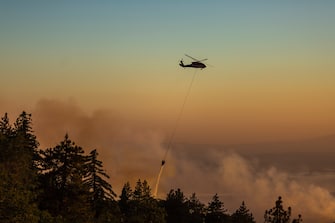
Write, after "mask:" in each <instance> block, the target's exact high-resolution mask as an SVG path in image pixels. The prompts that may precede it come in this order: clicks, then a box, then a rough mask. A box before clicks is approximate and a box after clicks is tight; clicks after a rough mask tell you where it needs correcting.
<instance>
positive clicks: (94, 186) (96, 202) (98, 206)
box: [84, 150, 116, 219]
mask: <svg viewBox="0 0 335 223" xmlns="http://www.w3.org/2000/svg"><path fill="white" fill-rule="evenodd" d="M85 166H86V175H85V179H84V185H85V186H86V187H87V188H88V190H89V194H90V201H91V208H92V211H93V212H94V217H95V218H96V219H99V217H100V215H102V214H103V212H104V211H107V210H108V209H106V206H107V207H108V206H110V204H112V203H114V201H115V199H114V197H115V196H116V194H115V193H114V191H113V190H112V186H111V185H110V184H109V183H108V182H107V181H105V180H104V179H103V178H107V179H109V176H108V175H107V173H105V171H104V170H103V169H102V161H100V160H98V152H97V151H96V150H92V151H91V152H90V155H88V156H87V157H86V164H85ZM104 215H106V213H105V214H104Z"/></svg>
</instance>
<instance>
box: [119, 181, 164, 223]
mask: <svg viewBox="0 0 335 223" xmlns="http://www.w3.org/2000/svg"><path fill="white" fill-rule="evenodd" d="M119 204H120V209H121V210H122V211H125V212H123V220H122V221H123V222H127V223H133V222H134V223H135V222H136V223H140V222H143V223H146V222H157V223H164V222H165V215H166V213H165V210H164V208H163V207H161V206H160V204H159V202H158V201H157V200H156V199H154V198H153V197H152V195H151V188H150V187H149V185H148V182H147V181H146V180H144V181H143V182H142V181H141V180H140V179H139V180H138V181H137V183H136V186H135V189H134V191H133V192H132V190H131V188H130V184H129V183H126V184H125V185H124V187H123V189H122V194H121V196H120V201H119Z"/></svg>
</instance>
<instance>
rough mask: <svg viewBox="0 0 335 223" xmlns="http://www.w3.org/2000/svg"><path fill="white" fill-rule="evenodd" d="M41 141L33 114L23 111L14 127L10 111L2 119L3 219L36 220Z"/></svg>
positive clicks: (0, 215) (0, 185)
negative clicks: (37, 136) (37, 156)
mask: <svg viewBox="0 0 335 223" xmlns="http://www.w3.org/2000/svg"><path fill="white" fill-rule="evenodd" d="M37 147H38V142H37V140H36V136H35V135H34V134H33V130H32V121H31V115H30V114H27V113H26V112H22V113H21V114H20V116H19V117H18V118H17V120H16V122H15V124H14V128H13V127H11V125H10V124H9V119H8V116H7V114H5V116H4V117H2V119H1V121H0V152H1V159H0V179H1V182H0V197H1V203H0V222H37V221H38V220H39V215H40V214H41V213H40V212H39V210H38V208H37V202H36V194H37V193H38V191H37V189H36V185H37V168H36V166H35V165H34V163H35V158H36V157H35V155H36V154H37Z"/></svg>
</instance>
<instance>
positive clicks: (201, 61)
mask: <svg viewBox="0 0 335 223" xmlns="http://www.w3.org/2000/svg"><path fill="white" fill-rule="evenodd" d="M205 60H208V59H202V60H198V62H202V61H205Z"/></svg>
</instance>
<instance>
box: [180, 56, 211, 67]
mask: <svg viewBox="0 0 335 223" xmlns="http://www.w3.org/2000/svg"><path fill="white" fill-rule="evenodd" d="M185 56H187V57H189V58H191V59H192V60H194V61H193V62H192V63H190V64H184V62H183V60H181V61H180V62H179V66H181V67H184V68H185V67H193V68H200V69H201V70H202V69H204V68H206V65H205V64H204V63H202V61H205V60H207V59H202V60H198V59H195V58H194V57H191V56H189V55H187V54H185Z"/></svg>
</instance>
